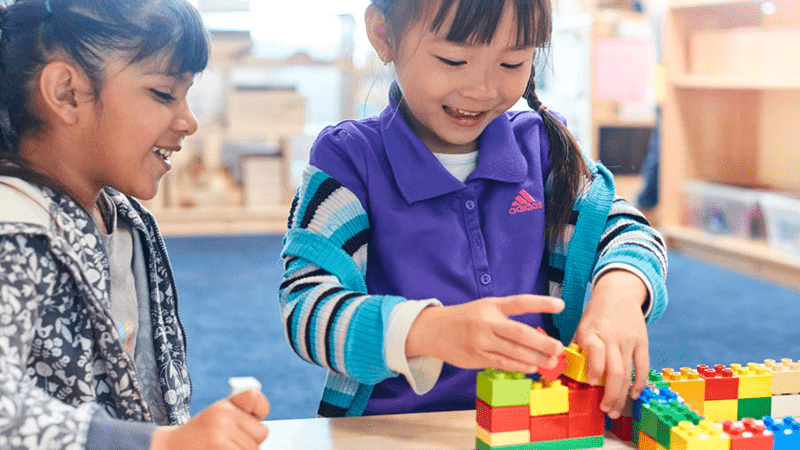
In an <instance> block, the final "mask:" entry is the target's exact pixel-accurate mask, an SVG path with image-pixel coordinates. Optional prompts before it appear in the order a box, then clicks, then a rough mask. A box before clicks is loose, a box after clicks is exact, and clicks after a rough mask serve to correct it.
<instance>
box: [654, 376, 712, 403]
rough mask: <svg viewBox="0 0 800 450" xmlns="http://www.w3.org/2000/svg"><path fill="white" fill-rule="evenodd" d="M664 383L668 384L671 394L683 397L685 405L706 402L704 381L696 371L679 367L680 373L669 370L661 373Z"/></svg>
mask: <svg viewBox="0 0 800 450" xmlns="http://www.w3.org/2000/svg"><path fill="white" fill-rule="evenodd" d="M662 376H663V379H664V381H666V382H667V383H669V388H670V389H672V391H673V392H676V393H677V394H678V395H680V396H681V397H683V399H684V400H685V401H686V403H697V402H703V401H705V400H706V380H705V379H703V378H701V377H700V374H699V373H697V371H696V370H692V369H691V368H689V367H681V369H680V372H675V371H674V370H672V369H670V368H666V369H664V370H663V371H662Z"/></svg>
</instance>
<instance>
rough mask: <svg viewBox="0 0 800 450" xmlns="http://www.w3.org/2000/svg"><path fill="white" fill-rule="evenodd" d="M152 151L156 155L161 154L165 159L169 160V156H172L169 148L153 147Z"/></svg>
mask: <svg viewBox="0 0 800 450" xmlns="http://www.w3.org/2000/svg"><path fill="white" fill-rule="evenodd" d="M153 152H154V153H156V154H157V155H159V156H161V157H162V158H164V159H165V160H169V157H170V156H172V152H171V151H169V150H164V149H163V148H158V147H155V148H153Z"/></svg>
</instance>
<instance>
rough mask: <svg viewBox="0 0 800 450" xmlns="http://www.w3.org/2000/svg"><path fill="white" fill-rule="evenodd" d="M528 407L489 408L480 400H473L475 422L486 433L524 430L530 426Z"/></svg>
mask: <svg viewBox="0 0 800 450" xmlns="http://www.w3.org/2000/svg"><path fill="white" fill-rule="evenodd" d="M529 418H530V406H528V405H521V406H489V404H488V403H486V402H484V401H483V400H481V399H479V398H478V399H475V421H476V422H477V423H478V425H480V426H482V427H483V428H484V429H485V430H486V431H489V432H491V433H499V432H503V431H519V430H526V429H528V427H529V426H530V424H529V420H528V419H529Z"/></svg>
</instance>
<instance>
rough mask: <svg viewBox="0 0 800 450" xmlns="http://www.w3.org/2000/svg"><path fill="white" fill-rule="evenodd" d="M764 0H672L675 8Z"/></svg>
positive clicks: (744, 3) (741, 3)
mask: <svg viewBox="0 0 800 450" xmlns="http://www.w3.org/2000/svg"><path fill="white" fill-rule="evenodd" d="M761 3H764V0H672V2H671V3H670V7H671V8H673V9H690V8H708V7H725V6H737V5H760V4H761Z"/></svg>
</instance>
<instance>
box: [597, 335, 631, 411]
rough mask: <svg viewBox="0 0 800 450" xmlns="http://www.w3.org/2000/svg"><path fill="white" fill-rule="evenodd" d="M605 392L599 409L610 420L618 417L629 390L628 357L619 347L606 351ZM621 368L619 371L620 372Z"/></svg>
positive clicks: (629, 368) (629, 371)
mask: <svg viewBox="0 0 800 450" xmlns="http://www.w3.org/2000/svg"><path fill="white" fill-rule="evenodd" d="M606 355H607V361H606V392H605V395H604V396H603V401H602V403H601V404H600V409H602V410H603V411H606V412H607V413H608V416H609V417H611V418H612V419H616V418H617V417H619V413H620V412H621V411H622V408H624V407H625V400H626V399H627V398H628V395H627V394H628V390H629V389H630V384H631V382H630V373H631V366H630V363H627V364H626V363H625V361H626V360H630V355H629V356H627V357H626V356H625V354H624V351H623V352H621V351H620V349H619V347H616V346H612V347H609V348H607V349H606ZM620 368H621V370H620Z"/></svg>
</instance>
